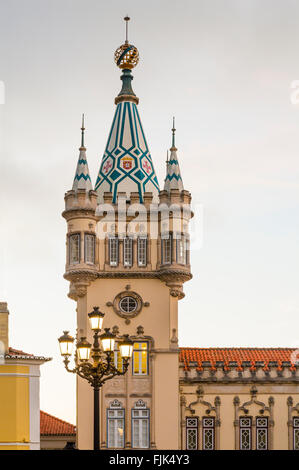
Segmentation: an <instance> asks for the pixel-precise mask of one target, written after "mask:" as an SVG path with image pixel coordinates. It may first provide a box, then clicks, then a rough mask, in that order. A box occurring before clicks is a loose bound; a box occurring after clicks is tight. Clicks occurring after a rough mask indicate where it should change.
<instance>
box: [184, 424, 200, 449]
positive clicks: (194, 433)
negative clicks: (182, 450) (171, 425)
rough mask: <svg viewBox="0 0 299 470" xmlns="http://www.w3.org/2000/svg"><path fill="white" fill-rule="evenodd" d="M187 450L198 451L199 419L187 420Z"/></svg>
mask: <svg viewBox="0 0 299 470" xmlns="http://www.w3.org/2000/svg"><path fill="white" fill-rule="evenodd" d="M186 441H187V450H197V449H198V418H187V419H186Z"/></svg>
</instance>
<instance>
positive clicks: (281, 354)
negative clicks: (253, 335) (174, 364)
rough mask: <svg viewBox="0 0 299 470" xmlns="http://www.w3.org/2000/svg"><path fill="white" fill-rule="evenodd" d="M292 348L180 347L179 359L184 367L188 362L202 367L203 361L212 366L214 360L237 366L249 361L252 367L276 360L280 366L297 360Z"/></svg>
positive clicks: (188, 364)
mask: <svg viewBox="0 0 299 470" xmlns="http://www.w3.org/2000/svg"><path fill="white" fill-rule="evenodd" d="M295 351H296V349H294V348H180V361H181V362H183V363H184V369H185V370H188V369H189V368H190V362H195V363H196V364H192V366H193V367H194V365H195V366H196V367H197V369H201V368H202V362H203V361H210V363H211V366H212V368H214V367H215V365H216V361H221V362H224V365H228V363H229V362H236V363H237V364H238V366H239V367H241V366H242V362H243V361H247V362H250V363H251V366H252V367H254V366H255V363H256V361H261V362H264V364H265V367H266V368H267V365H268V363H269V362H270V361H274V362H277V365H278V367H279V368H280V367H281V365H282V362H290V363H291V364H292V365H294V363H295V362H296V361H298V360H299V353H298V354H297V355H296V352H295Z"/></svg>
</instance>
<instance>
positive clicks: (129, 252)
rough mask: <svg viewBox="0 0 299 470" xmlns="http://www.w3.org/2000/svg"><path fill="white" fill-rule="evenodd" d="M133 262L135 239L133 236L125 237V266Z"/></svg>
mask: <svg viewBox="0 0 299 470" xmlns="http://www.w3.org/2000/svg"><path fill="white" fill-rule="evenodd" d="M132 264H133V240H132V238H131V237H126V238H124V266H132Z"/></svg>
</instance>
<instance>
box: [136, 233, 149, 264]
mask: <svg viewBox="0 0 299 470" xmlns="http://www.w3.org/2000/svg"><path fill="white" fill-rule="evenodd" d="M146 251H147V239H146V237H138V241H137V259H138V266H146V263H147V259H146V258H147V256H146Z"/></svg>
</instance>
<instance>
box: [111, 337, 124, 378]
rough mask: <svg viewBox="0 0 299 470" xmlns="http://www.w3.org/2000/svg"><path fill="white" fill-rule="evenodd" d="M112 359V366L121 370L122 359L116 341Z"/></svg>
mask: <svg viewBox="0 0 299 470" xmlns="http://www.w3.org/2000/svg"><path fill="white" fill-rule="evenodd" d="M113 361H114V367H115V368H116V369H118V370H119V372H122V371H123V360H122V357H121V354H120V350H119V348H118V344H117V342H115V346H114V353H113Z"/></svg>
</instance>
